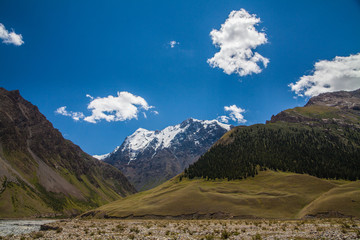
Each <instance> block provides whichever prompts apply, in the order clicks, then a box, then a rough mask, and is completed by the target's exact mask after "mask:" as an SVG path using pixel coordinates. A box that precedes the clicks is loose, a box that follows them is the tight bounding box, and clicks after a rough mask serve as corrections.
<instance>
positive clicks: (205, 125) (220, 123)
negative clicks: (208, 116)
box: [191, 118, 231, 131]
mask: <svg viewBox="0 0 360 240" xmlns="http://www.w3.org/2000/svg"><path fill="white" fill-rule="evenodd" d="M191 119H192V120H194V122H201V123H202V124H203V125H204V127H205V129H206V128H207V127H208V126H209V125H213V124H217V125H219V126H220V127H222V128H224V129H226V130H227V131H229V130H230V129H231V125H229V124H225V123H222V122H219V121H218V120H216V119H214V120H198V119H195V118H191Z"/></svg>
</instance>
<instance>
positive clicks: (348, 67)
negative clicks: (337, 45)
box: [289, 53, 360, 97]
mask: <svg viewBox="0 0 360 240" xmlns="http://www.w3.org/2000/svg"><path fill="white" fill-rule="evenodd" d="M314 67H315V69H314V70H313V72H312V74H311V75H304V76H302V77H301V78H300V80H299V81H297V82H296V83H291V84H289V87H291V90H292V91H294V92H295V94H297V95H298V96H301V97H302V96H304V95H305V96H308V97H312V96H316V95H319V94H320V93H324V92H334V91H340V90H346V91H351V90H356V89H358V88H360V53H358V54H355V55H350V56H348V57H335V58H334V59H333V60H331V61H328V60H321V61H318V62H316V63H315V66H314Z"/></svg>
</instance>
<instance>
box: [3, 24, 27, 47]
mask: <svg viewBox="0 0 360 240" xmlns="http://www.w3.org/2000/svg"><path fill="white" fill-rule="evenodd" d="M0 39H2V40H3V41H2V42H3V43H6V44H14V45H16V46H21V45H22V44H24V41H23V39H22V35H21V34H16V33H15V32H14V30H12V31H11V32H9V31H8V30H6V28H5V26H4V25H3V24H2V23H0Z"/></svg>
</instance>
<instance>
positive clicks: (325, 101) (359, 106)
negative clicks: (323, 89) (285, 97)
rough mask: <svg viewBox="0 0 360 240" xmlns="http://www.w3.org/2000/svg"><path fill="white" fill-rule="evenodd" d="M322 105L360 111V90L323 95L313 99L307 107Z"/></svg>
mask: <svg viewBox="0 0 360 240" xmlns="http://www.w3.org/2000/svg"><path fill="white" fill-rule="evenodd" d="M313 105H320V106H327V107H336V108H340V109H353V110H357V111H359V110H360V89H358V90H355V91H351V92H347V91H339V92H330V93H323V94H320V95H318V96H316V97H312V98H311V99H310V100H309V102H308V103H307V104H306V105H305V107H308V106H313Z"/></svg>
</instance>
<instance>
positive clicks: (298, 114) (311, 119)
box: [268, 89, 360, 128]
mask: <svg viewBox="0 0 360 240" xmlns="http://www.w3.org/2000/svg"><path fill="white" fill-rule="evenodd" d="M359 119H360V89H358V90H355V91H351V92H347V91H339V92H330V93H323V94H320V95H318V96H315V97H312V98H310V100H309V101H308V103H307V104H306V105H305V106H304V107H302V108H300V107H298V108H294V109H288V110H285V111H282V112H280V113H279V114H277V115H275V116H272V117H271V120H270V121H268V122H270V123H274V122H280V121H282V122H288V123H305V124H308V125H321V124H324V123H330V122H333V123H337V124H339V125H343V126H344V125H347V126H352V127H356V128H360V125H359Z"/></svg>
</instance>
